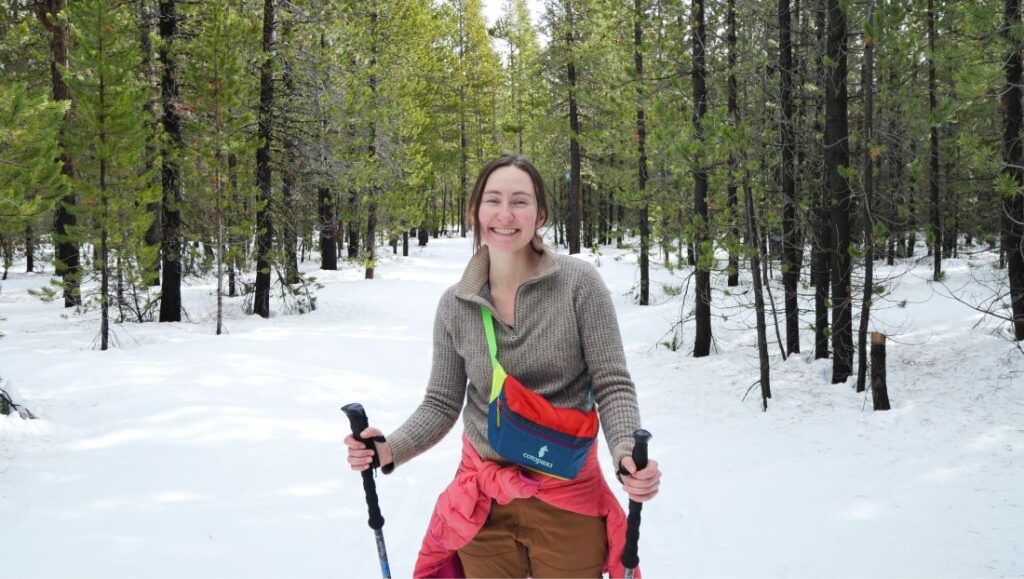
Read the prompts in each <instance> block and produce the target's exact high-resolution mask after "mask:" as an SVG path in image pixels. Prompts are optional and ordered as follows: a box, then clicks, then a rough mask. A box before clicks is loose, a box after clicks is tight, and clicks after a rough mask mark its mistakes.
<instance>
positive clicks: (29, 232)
mask: <svg viewBox="0 0 1024 579" xmlns="http://www.w3.org/2000/svg"><path fill="white" fill-rule="evenodd" d="M35 259H36V235H35V230H34V229H33V227H32V225H26V226H25V273H32V272H34V271H35V269H36V266H35Z"/></svg>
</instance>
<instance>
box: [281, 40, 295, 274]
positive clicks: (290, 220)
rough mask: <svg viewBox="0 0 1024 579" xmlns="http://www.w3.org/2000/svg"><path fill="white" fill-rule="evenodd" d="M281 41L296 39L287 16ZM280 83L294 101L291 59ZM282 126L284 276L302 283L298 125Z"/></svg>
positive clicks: (282, 241) (282, 73) (287, 97)
mask: <svg viewBox="0 0 1024 579" xmlns="http://www.w3.org/2000/svg"><path fill="white" fill-rule="evenodd" d="M281 34H282V37H283V38H282V41H283V42H284V44H285V45H288V44H290V43H291V42H293V40H292V38H293V36H292V26H291V21H289V20H285V21H284V23H283V28H282V32H281ZM282 60H283V63H282V65H283V66H282V71H281V84H282V85H283V86H284V91H283V95H284V98H283V102H285V103H287V102H290V101H292V100H293V99H294V98H295V97H296V95H295V82H294V80H293V79H292V63H291V61H290V60H288V59H282ZM282 125H283V126H282V127H281V128H280V132H281V135H282V137H281V140H282V141H283V143H282V145H283V147H284V151H283V153H284V164H285V166H284V172H283V174H282V175H281V206H282V210H283V214H282V215H281V237H282V238H283V239H282V240H280V242H279V243H280V244H281V253H282V254H283V256H282V257H283V259H284V280H285V283H287V284H289V285H292V284H297V283H299V263H298V257H297V255H296V253H297V251H298V248H297V247H296V244H297V243H298V237H299V235H298V231H297V230H296V228H295V222H296V220H297V219H298V215H297V211H296V210H295V173H296V172H297V171H298V163H299V151H298V147H297V146H296V144H295V135H294V133H295V128H294V127H293V126H289V125H288V124H285V123H282Z"/></svg>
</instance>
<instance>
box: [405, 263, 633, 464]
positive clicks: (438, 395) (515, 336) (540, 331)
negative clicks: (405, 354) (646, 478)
mask: <svg viewBox="0 0 1024 579" xmlns="http://www.w3.org/2000/svg"><path fill="white" fill-rule="evenodd" d="M542 249H543V255H542V256H541V262H540V269H539V273H538V274H537V275H536V276H534V277H532V278H530V279H529V280H527V281H525V282H523V284H522V285H521V286H520V287H519V290H518V291H517V292H516V297H515V320H514V321H513V323H512V326H509V325H507V324H506V323H504V322H503V321H502V320H501V318H500V317H499V316H498V314H497V308H495V307H494V305H493V304H492V303H491V294H490V287H489V285H488V266H489V263H490V258H489V254H488V250H487V246H483V247H481V248H480V250H479V251H477V253H476V254H475V255H474V256H473V258H472V259H471V260H470V262H469V265H467V266H466V271H465V272H464V273H463V275H462V280H461V281H460V282H459V283H458V284H456V285H454V286H452V287H450V288H448V290H447V291H445V293H444V295H442V296H441V301H440V303H439V304H438V307H437V315H436V317H435V319H434V359H433V364H432V367H431V371H430V381H429V382H428V383H427V392H426V395H425V396H424V398H423V402H422V403H420V405H419V407H418V408H417V409H416V411H415V412H413V414H412V416H410V417H409V419H408V420H406V421H405V423H404V424H402V426H400V427H399V428H398V429H397V430H395V431H394V432H392V433H391V434H389V435H388V437H387V438H388V442H389V443H390V444H391V449H392V452H393V454H394V466H396V467H397V466H399V465H401V464H402V463H404V462H407V461H408V460H410V459H412V458H413V457H415V456H417V455H418V454H420V453H422V452H424V451H425V450H427V449H428V448H430V447H432V446H434V445H435V444H437V442H438V441H440V440H441V439H442V438H443V437H444V435H445V434H447V433H448V431H449V430H451V428H452V426H454V425H455V421H456V419H458V416H459V412H460V411H461V412H462V417H463V423H464V426H465V431H466V435H467V436H468V437H469V441H470V442H471V443H472V444H473V446H474V447H475V448H476V451H477V452H478V453H479V454H480V456H481V457H482V458H484V459H486V460H495V461H499V462H504V461H502V460H501V457H500V456H499V455H498V454H497V453H496V452H495V451H494V450H493V449H492V448H491V446H490V444H488V442H487V402H488V396H489V394H490V389H491V359H490V355H489V354H488V352H487V338H486V335H485V334H484V327H483V321H482V319H481V316H480V306H484V307H486V308H489V309H490V310H491V312H492V314H494V321H495V324H494V331H495V337H496V339H497V343H498V360H500V361H501V365H502V366H503V367H504V368H505V371H506V372H508V374H509V375H511V376H515V377H516V378H517V379H518V380H519V381H520V382H522V383H523V384H524V385H526V386H527V387H528V388H530V389H531V390H533V391H534V392H537V393H538V394H540V395H542V396H543V397H544V398H545V399H547V400H548V401H549V402H550V403H551V404H553V405H554V406H558V407H563V408H576V409H579V410H582V411H589V410H590V407H591V406H590V405H591V399H590V395H589V391H588V386H589V385H590V384H593V392H594V400H595V401H596V403H597V411H598V415H599V417H600V420H601V428H602V429H603V430H604V434H605V439H606V440H607V441H608V447H609V448H610V449H611V453H612V458H613V460H614V462H613V464H614V465H615V467H616V468H618V465H619V462H620V461H621V460H622V459H623V458H624V457H626V456H628V455H629V454H630V452H632V450H633V431H635V430H636V429H637V428H640V413H639V410H638V407H637V400H636V388H635V386H634V385H633V381H632V379H631V378H630V376H629V371H628V370H627V368H626V358H625V355H624V353H623V350H622V337H621V335H620V333H619V324H618V321H617V319H616V316H615V309H614V306H613V305H612V301H611V296H610V295H609V292H608V288H607V287H606V286H605V284H604V280H602V279H601V276H600V274H599V273H598V272H597V269H596V268H594V266H592V265H591V264H589V263H587V262H585V261H581V260H579V259H576V258H574V257H569V256H564V255H556V254H554V253H553V252H552V251H551V250H550V248H548V247H547V246H542ZM387 470H388V471H390V470H391V469H387Z"/></svg>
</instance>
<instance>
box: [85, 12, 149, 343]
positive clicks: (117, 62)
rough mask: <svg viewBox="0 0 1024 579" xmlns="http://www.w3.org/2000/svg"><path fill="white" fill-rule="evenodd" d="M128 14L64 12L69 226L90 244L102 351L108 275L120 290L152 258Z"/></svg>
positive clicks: (140, 96) (139, 94)
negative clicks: (70, 154) (68, 38)
mask: <svg viewBox="0 0 1024 579" xmlns="http://www.w3.org/2000/svg"><path fill="white" fill-rule="evenodd" d="M132 16H133V12H132V9H131V5H130V3H129V2H128V0H80V1H77V2H75V4H74V5H73V6H72V7H71V8H70V9H69V14H68V22H69V25H70V26H71V29H72V30H73V31H74V43H73V46H72V49H71V51H70V59H69V65H68V69H67V71H68V72H70V74H67V75H65V76H66V78H68V81H69V84H70V85H71V90H72V92H73V94H75V95H76V96H75V104H74V110H73V116H72V124H71V128H72V130H71V131H69V133H68V135H69V137H70V140H71V141H70V143H71V145H72V150H73V151H74V154H75V157H76V158H77V159H78V164H77V167H76V171H77V176H76V182H75V184H76V187H77V188H78V189H79V190H80V191H81V204H80V205H79V206H78V208H77V209H76V211H77V213H78V218H79V226H78V227H77V228H76V229H75V232H76V234H77V237H78V238H79V239H80V240H81V241H87V242H88V243H90V244H91V245H92V246H93V247H94V248H96V253H95V255H96V262H95V263H94V264H93V268H94V269H95V270H97V273H98V274H99V278H100V288H99V294H98V299H99V303H100V311H101V318H100V349H101V350H106V349H107V348H108V347H109V342H110V311H109V310H110V304H111V303H112V302H113V301H114V291H115V290H114V289H112V287H111V283H112V281H114V280H117V281H118V288H117V290H118V292H117V293H118V294H120V293H121V291H122V288H123V287H124V285H125V284H128V285H132V286H137V285H139V284H141V283H143V275H142V272H143V269H144V267H145V264H148V263H149V259H150V255H148V254H147V252H146V247H145V244H144V241H143V240H144V236H145V231H146V229H147V228H148V227H149V225H150V220H151V219H152V215H151V214H150V213H149V212H148V211H147V203H149V202H150V201H152V200H154V199H156V194H157V192H156V190H155V189H152V188H147V183H148V181H149V175H146V174H145V172H144V171H143V170H142V167H143V155H144V151H145V146H146V130H145V125H144V123H145V117H144V115H145V112H144V108H143V107H144V103H145V93H144V92H143V91H140V90H139V86H138V84H137V80H136V76H135V72H136V70H138V66H139V62H140V60H141V58H140V56H139V52H138V46H137V44H136V39H135V38H134V37H133V36H131V34H130V33H126V31H128V30H131V29H132V27H131V26H130V24H131V22H132ZM118 303H120V302H118Z"/></svg>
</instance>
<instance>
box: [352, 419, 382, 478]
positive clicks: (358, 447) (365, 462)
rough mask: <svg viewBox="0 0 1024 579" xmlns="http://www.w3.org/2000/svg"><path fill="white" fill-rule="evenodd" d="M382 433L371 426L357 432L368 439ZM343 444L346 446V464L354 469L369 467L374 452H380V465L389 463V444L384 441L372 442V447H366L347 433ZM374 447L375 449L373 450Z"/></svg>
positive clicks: (359, 469) (361, 469) (364, 438)
mask: <svg viewBox="0 0 1024 579" xmlns="http://www.w3.org/2000/svg"><path fill="white" fill-rule="evenodd" d="M382 434H384V433H383V432H381V431H380V429H379V428H374V427H372V426H370V427H368V428H367V429H366V430H364V431H362V432H360V433H359V436H360V437H361V438H362V439H363V440H370V439H372V438H373V437H375V436H381V435H382ZM345 446H347V447H348V464H349V466H350V467H351V468H352V470H355V471H363V470H366V469H368V468H370V463H372V462H373V455H374V453H375V452H379V453H380V464H381V466H384V465H387V464H391V462H392V461H393V457H392V454H391V445H390V444H388V443H386V442H374V443H373V448H367V447H366V445H365V444H363V443H362V442H359V441H358V440H356V437H354V436H352V435H351V434H349V435H348V436H346V437H345ZM374 449H376V450H374Z"/></svg>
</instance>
